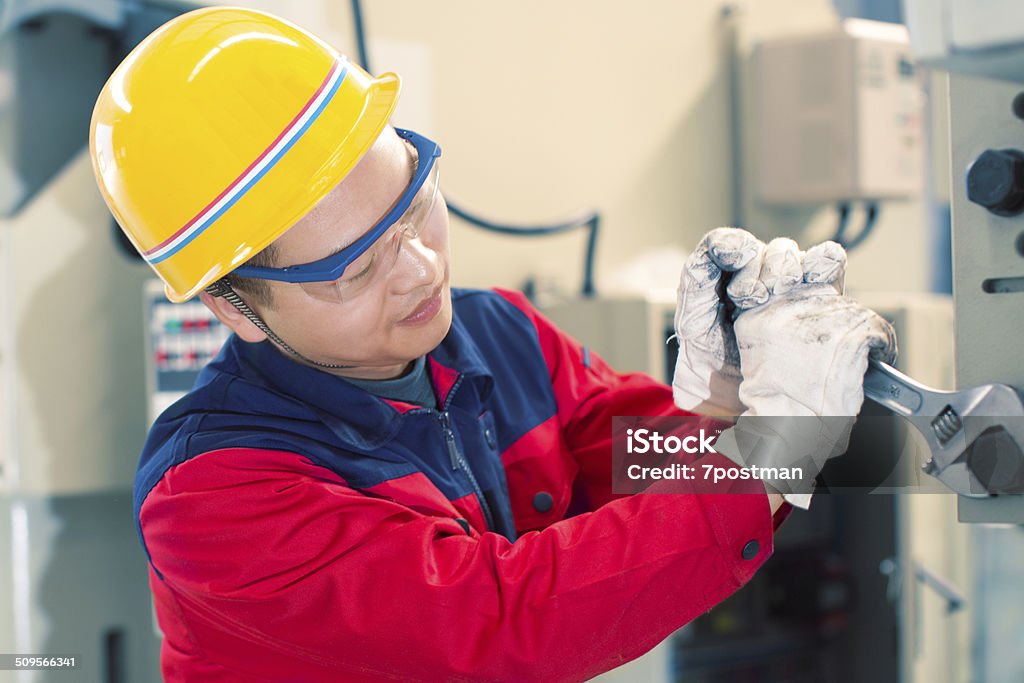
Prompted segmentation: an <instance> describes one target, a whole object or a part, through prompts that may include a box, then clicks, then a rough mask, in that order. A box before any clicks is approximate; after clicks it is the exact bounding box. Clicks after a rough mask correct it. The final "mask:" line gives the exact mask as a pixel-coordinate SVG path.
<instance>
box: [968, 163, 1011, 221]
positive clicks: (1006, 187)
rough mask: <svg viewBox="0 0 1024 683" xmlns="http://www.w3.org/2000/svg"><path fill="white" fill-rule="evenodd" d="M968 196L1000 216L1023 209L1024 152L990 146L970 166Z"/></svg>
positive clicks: (1009, 214)
mask: <svg viewBox="0 0 1024 683" xmlns="http://www.w3.org/2000/svg"><path fill="white" fill-rule="evenodd" d="M967 198H968V199H970V200H971V201H972V202H974V203H975V204H980V205H981V206H984V207H985V208H986V209H988V210H989V211H991V212H992V213H994V214H996V215H997V216H1016V215H1017V214H1019V213H1021V212H1022V211H1024V153H1022V152H1020V151H1019V150H1016V149H987V150H985V151H984V152H982V153H981V155H980V156H979V157H978V158H977V159H975V160H974V162H973V163H972V164H971V165H970V166H969V167H968V169H967Z"/></svg>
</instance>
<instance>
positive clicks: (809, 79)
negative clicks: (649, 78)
mask: <svg viewBox="0 0 1024 683" xmlns="http://www.w3.org/2000/svg"><path fill="white" fill-rule="evenodd" d="M908 41H909V39H908V36H907V32H906V29H905V28H904V27H903V26H901V25H898V24H888V23H883V22H876V21H866V20H861V19H850V20H846V21H844V22H842V24H841V25H840V26H839V27H837V28H836V30H834V31H832V32H829V33H825V34H813V35H806V36H800V37H793V38H784V39H776V40H772V41H770V42H764V43H761V44H760V45H757V46H755V48H754V53H753V58H752V59H753V62H752V72H751V73H752V78H753V84H752V87H753V95H754V117H755V123H754V125H753V129H752V130H753V144H754V153H755V157H756V178H755V183H754V185H755V188H756V192H757V198H758V199H759V200H760V201H763V202H766V203H770V204H819V203H829V202H837V201H847V200H857V199H867V200H881V199H899V198H906V197H912V196H914V195H918V194H920V193H921V191H922V188H923V185H924V173H923V168H924V165H923V144H924V136H923V116H924V96H923V90H922V86H921V79H920V77H919V75H918V73H917V69H916V68H915V66H914V63H913V62H912V61H911V55H910V48H909V44H908Z"/></svg>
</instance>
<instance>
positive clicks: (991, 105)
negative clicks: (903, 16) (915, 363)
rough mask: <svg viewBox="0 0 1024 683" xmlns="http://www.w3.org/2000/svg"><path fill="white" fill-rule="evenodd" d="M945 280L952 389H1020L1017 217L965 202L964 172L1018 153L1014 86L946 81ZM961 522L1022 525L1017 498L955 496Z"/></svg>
mask: <svg viewBox="0 0 1024 683" xmlns="http://www.w3.org/2000/svg"><path fill="white" fill-rule="evenodd" d="M949 91H950V125H951V129H952V157H953V159H952V169H953V180H952V185H951V199H952V205H953V276H954V292H955V294H956V359H957V366H956V367H957V385H958V386H960V387H968V386H975V385H979V384H986V383H989V382H1002V383H1007V384H1011V385H1014V386H1016V387H1017V388H1018V389H1020V388H1022V387H1024V351H1022V348H1024V347H1022V345H1021V339H1022V336H1024V214H1020V213H1017V214H1016V215H1010V216H1004V215H997V214H996V213H993V212H991V211H989V210H987V209H986V208H984V207H983V206H980V205H979V204H976V203H974V202H972V201H970V200H969V199H968V196H967V182H966V178H967V175H968V168H969V167H971V166H972V164H973V163H974V162H975V160H977V159H978V158H979V157H980V156H981V155H982V154H983V153H984V152H985V151H986V150H1006V149H1009V150H1020V149H1022V148H1024V121H1022V120H1021V119H1019V118H1017V116H1015V115H1014V113H1013V108H1012V104H1013V102H1014V99H1015V98H1016V97H1017V96H1018V95H1019V94H1020V92H1021V87H1020V86H1019V85H1014V84H1012V83H1004V82H1000V81H992V80H987V79H981V78H972V77H967V76H958V75H954V76H951V78H950V88H949ZM960 519H961V521H988V522H1016V523H1020V522H1021V521H1022V520H1024V496H1000V497H996V498H994V499H988V500H969V499H966V498H961V501H960Z"/></svg>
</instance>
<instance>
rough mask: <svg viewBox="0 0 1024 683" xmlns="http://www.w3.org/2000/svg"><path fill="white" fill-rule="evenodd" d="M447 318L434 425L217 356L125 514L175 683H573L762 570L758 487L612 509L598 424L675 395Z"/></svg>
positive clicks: (531, 340) (159, 433)
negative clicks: (141, 552) (144, 564)
mask: <svg viewBox="0 0 1024 683" xmlns="http://www.w3.org/2000/svg"><path fill="white" fill-rule="evenodd" d="M452 298H453V308H454V315H453V321H452V326H451V330H450V331H449V333H448V335H447V336H446V337H445V339H444V341H443V342H442V343H441V344H440V346H438V347H437V348H436V349H435V350H434V351H432V352H431V353H430V354H429V356H428V363H427V365H428V368H429V375H430V378H431V381H432V383H433V386H434V389H435V392H436V395H437V399H438V407H437V409H431V408H424V407H420V406H414V405H409V404H405V403H401V402H398V401H391V400H385V399H381V398H378V397H376V396H374V395H371V394H369V393H367V392H365V391H363V390H362V389H359V388H357V387H356V386H354V385H352V384H350V383H348V382H346V381H344V380H343V379H340V378H338V377H335V376H333V375H330V374H328V373H324V372H321V371H319V370H316V369H313V368H311V367H308V366H304V365H301V364H298V363H296V362H294V361H292V360H291V359H290V358H288V357H286V356H285V355H283V354H282V353H280V352H278V351H277V350H276V349H275V348H274V347H272V346H271V345H270V344H269V343H267V342H264V343H260V344H249V343H245V342H242V341H241V340H239V339H238V338H237V337H234V336H233V337H231V338H230V339H229V340H228V342H227V343H226V345H225V347H224V348H223V349H222V351H221V353H220V354H219V355H218V357H217V358H216V359H214V360H213V361H212V362H211V363H210V365H209V366H208V367H206V368H205V369H204V370H203V372H202V373H201V375H200V376H199V378H198V380H197V382H196V385H195V387H194V388H193V390H192V391H191V393H189V394H188V395H187V396H186V397H185V398H183V399H182V400H181V401H179V402H178V403H176V404H175V405H173V406H172V407H171V408H169V409H168V410H167V411H166V412H165V413H164V414H163V415H162V416H161V417H160V418H159V419H158V420H157V422H156V424H155V425H154V427H153V429H152V431H151V433H150V437H149V439H148V441H147V443H146V446H145V448H144V452H143V454H142V458H141V461H140V465H139V470H138V474H137V477H136V485H135V496H134V503H135V509H136V513H137V519H138V525H139V531H140V534H141V537H142V540H143V545H144V547H145V550H146V555H147V557H148V559H149V563H150V583H151V586H152V590H153V595H154V598H155V604H156V614H157V617H158V621H159V625H160V628H161V630H162V631H163V633H164V642H163V647H162V652H161V664H162V669H163V674H164V676H165V679H166V680H167V681H189V682H192V681H225V682H226V681H232V682H235V683H237V682H239V681H302V682H304V683H315V682H319V681H325V682H326V681H331V682H337V681H371V680H393V681H418V680H424V681H452V680H508V681H518V682H524V681H545V682H551V681H568V680H583V679H586V678H588V677H591V676H593V675H595V674H597V673H599V672H601V671H605V670H608V669H610V668H613V667H614V666H616V665H618V664H621V663H623V662H626V661H628V660H630V659H632V658H634V657H637V656H639V655H640V654H642V653H643V652H645V651H647V650H649V649H650V648H651V647H653V646H654V645H656V644H657V643H658V642H659V641H661V640H663V639H664V638H665V637H667V636H668V635H669V634H670V633H671V632H672V631H673V630H675V629H677V628H679V627H680V626H682V625H683V624H685V623H686V622H688V621H690V620H691V619H693V618H694V617H696V616H698V615H700V614H701V613H703V612H705V611H707V610H708V609H710V608H711V607H712V606H713V605H715V604H716V603H718V602H719V601H721V600H722V599H724V598H725V597H726V596H728V595H729V594H731V593H732V592H733V591H735V590H736V589H737V588H739V587H740V586H742V585H743V584H744V583H745V582H746V581H747V580H749V579H750V577H751V576H752V575H753V574H754V572H755V571H756V570H757V568H758V567H760V566H761V564H762V563H763V562H764V561H765V560H766V559H767V558H768V556H769V555H770V554H771V552H772V533H773V528H774V526H773V519H772V516H771V514H770V508H769V505H768V501H767V497H766V496H765V494H764V488H763V486H762V485H761V484H760V483H759V482H752V486H753V487H754V488H751V489H749V490H750V491H752V492H753V494H752V495H732V494H690V495H687V494H676V495H657V494H655V493H649V494H648V493H645V494H638V495H631V496H614V495H613V494H612V486H611V474H610V472H611V439H612V429H611V418H612V416H613V415H670V414H681V415H685V414H686V413H682V412H681V411H679V410H678V409H676V408H675V407H674V406H673V404H672V392H671V389H670V388H669V387H667V386H665V385H663V384H660V383H658V382H655V381H654V380H652V379H651V378H650V377H648V376H646V375H642V374H618V373H616V372H614V371H612V370H611V369H610V368H609V367H608V366H607V365H606V364H605V363H604V362H603V361H602V360H601V359H600V358H599V357H598V356H597V355H596V354H593V353H590V352H588V351H587V350H586V349H584V348H583V347H581V346H580V345H579V344H578V343H577V342H575V341H574V340H573V339H571V338H570V337H568V336H567V335H566V334H564V333H562V332H560V331H559V330H558V329H556V328H555V327H554V326H553V325H552V324H551V322H549V321H548V320H546V319H545V318H544V317H543V316H541V315H540V314H539V313H538V312H537V311H535V310H534V309H533V308H532V307H531V306H530V305H529V303H528V302H527V301H526V300H525V299H524V298H523V297H522V296H521V295H518V294H513V293H510V292H502V291H494V292H490V291H470V290H454V291H453V295H452ZM714 457H721V456H714ZM652 488H653V489H656V488H657V487H656V486H655V487H652ZM779 517H780V515H776V518H777V519H776V520H775V521H776V522H777V521H778V518H779Z"/></svg>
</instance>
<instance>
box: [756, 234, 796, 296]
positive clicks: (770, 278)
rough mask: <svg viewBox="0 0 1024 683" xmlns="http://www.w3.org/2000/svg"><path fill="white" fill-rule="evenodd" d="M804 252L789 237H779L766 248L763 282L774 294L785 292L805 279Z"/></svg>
mask: <svg viewBox="0 0 1024 683" xmlns="http://www.w3.org/2000/svg"><path fill="white" fill-rule="evenodd" d="M802 261H803V253H802V252H801V251H800V247H798V246H797V244H796V242H794V241H793V240H791V239H789V238H788V237H777V238H775V239H773V240H772V241H771V242H769V243H768V246H767V247H765V250H764V264H763V265H762V266H761V282H762V283H763V284H764V286H765V288H766V289H767V290H768V292H769V293H770V294H772V295H776V294H785V293H786V292H788V291H789V290H791V289H793V287H794V286H795V285H797V284H799V283H801V282H803V280H804V268H803V263H802Z"/></svg>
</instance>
